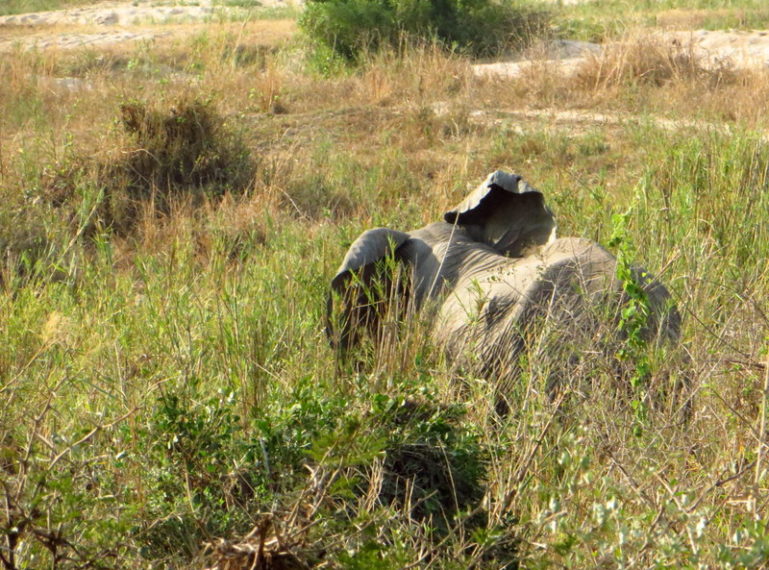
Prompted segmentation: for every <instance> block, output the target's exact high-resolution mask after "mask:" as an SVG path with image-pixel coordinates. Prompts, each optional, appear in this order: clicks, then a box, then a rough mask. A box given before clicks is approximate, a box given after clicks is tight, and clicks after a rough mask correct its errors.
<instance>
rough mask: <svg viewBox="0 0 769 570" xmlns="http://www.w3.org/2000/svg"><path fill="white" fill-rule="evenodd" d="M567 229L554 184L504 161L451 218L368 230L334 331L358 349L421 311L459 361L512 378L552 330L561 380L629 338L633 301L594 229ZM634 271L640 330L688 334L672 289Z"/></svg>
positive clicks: (339, 278)
mask: <svg viewBox="0 0 769 570" xmlns="http://www.w3.org/2000/svg"><path fill="white" fill-rule="evenodd" d="M555 234H556V223H555V218H554V216H553V214H552V212H551V211H550V210H549V209H548V208H547V206H546V205H545V202H544V198H543V196H542V194H541V193H539V192H538V191H536V190H535V189H533V188H532V187H530V186H529V185H528V184H526V183H525V182H524V181H523V180H522V179H521V177H520V176H517V175H514V174H509V173H505V172H502V171H497V172H494V173H492V174H491V175H489V176H488V178H487V179H486V180H485V181H484V182H483V184H481V185H480V186H479V187H478V188H477V189H476V190H474V191H473V192H472V193H471V194H470V195H469V196H467V198H466V199H465V200H463V201H462V202H461V203H460V204H459V205H458V206H457V207H455V208H454V209H452V210H451V211H449V212H446V213H445V214H444V221H443V222H437V223H433V224H430V225H428V226H425V227H423V228H420V229H417V230H413V231H410V232H401V231H398V230H393V229H388V228H376V229H372V230H369V231H366V232H364V233H363V234H361V235H360V237H359V238H358V239H357V240H356V241H355V242H354V243H353V244H352V246H351V247H350V249H349V251H348V252H347V255H346V256H345V258H344V261H343V262H342V265H341V266H340V267H339V270H338V271H337V273H336V275H335V276H334V278H333V280H332V281H331V289H332V294H331V295H330V297H329V301H328V329H327V331H328V333H329V335H330V339H331V342H332V344H333V345H334V346H335V347H337V348H338V349H339V351H340V352H341V353H342V354H347V353H349V351H350V349H351V348H352V347H353V346H355V345H356V344H358V343H359V342H360V340H361V338H362V337H363V336H369V337H370V338H372V339H373V340H374V341H375V342H377V341H380V340H381V337H382V334H383V331H385V330H387V327H388V326H389V325H388V323H390V324H392V323H397V322H399V321H401V322H402V321H403V320H404V319H405V318H406V316H407V313H408V311H409V310H414V311H416V312H418V313H419V314H420V317H422V318H425V319H426V320H427V322H428V323H430V330H431V338H432V341H433V342H434V343H435V344H437V345H440V346H442V347H444V348H445V350H446V353H447V355H448V357H449V358H450V359H451V361H452V362H455V363H456V365H457V366H458V367H460V368H462V369H463V370H465V371H467V372H470V373H472V374H477V375H479V376H482V377H485V378H489V379H495V380H496V381H497V382H499V385H500V386H503V385H504V384H505V383H509V382H511V381H514V380H515V379H516V377H517V376H518V375H519V374H520V363H521V356H522V355H525V354H527V353H530V352H531V351H532V350H537V349H538V348H537V347H539V349H542V345H541V339H542V338H543V331H545V330H547V331H548V335H547V336H548V339H549V341H548V342H547V346H546V348H545V349H544V350H547V351H549V352H550V353H551V354H550V356H551V358H550V360H549V361H550V362H555V363H556V366H554V370H552V371H551V372H550V373H549V374H548V378H549V385H550V386H551V387H552V386H553V385H554V383H555V382H556V381H558V382H560V381H562V379H563V378H564V377H568V375H569V371H570V369H572V368H573V367H574V366H577V365H578V363H579V362H580V361H581V360H583V359H584V355H585V354H586V352H588V353H589V352H590V351H591V350H603V351H604V353H606V351H607V347H609V346H610V345H612V342H614V343H615V344H614V345H612V346H614V347H616V343H617V342H622V333H621V331H620V332H617V328H618V327H617V326H616V325H617V323H618V322H619V318H620V317H619V315H620V314H621V311H622V309H623V307H625V306H627V295H626V294H625V293H624V288H623V283H622V282H621V281H620V280H619V279H618V278H617V260H616V258H615V257H614V256H613V255H612V254H611V253H609V252H608V251H606V250H605V249H603V248H602V247H601V246H599V245H598V244H596V243H594V242H592V241H589V240H587V239H583V238H574V237H569V238H556V235H555ZM632 272H633V278H634V281H636V283H638V284H639V285H640V287H641V290H642V291H643V295H644V296H645V297H646V299H645V303H644V304H645V307H646V308H647V309H648V311H647V312H648V315H645V317H646V322H645V324H644V325H642V329H641V330H640V332H639V334H640V336H642V337H643V338H644V339H645V341H649V342H659V343H666V342H670V343H673V342H675V341H677V339H678V337H679V331H680V317H679V314H678V312H677V311H676V309H675V307H674V306H673V304H672V302H671V299H670V294H669V293H668V291H667V290H666V289H665V287H664V286H662V285H661V284H660V283H659V282H657V281H656V280H654V279H653V278H652V277H650V276H649V275H648V274H647V273H646V272H645V271H642V270H640V269H633V270H632ZM607 323H609V326H608V327H607ZM607 331H608V332H609V334H607ZM609 337H611V338H609ZM615 349H616V348H611V349H608V350H610V351H614V350H615Z"/></svg>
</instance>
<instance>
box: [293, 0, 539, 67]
mask: <svg viewBox="0 0 769 570" xmlns="http://www.w3.org/2000/svg"><path fill="white" fill-rule="evenodd" d="M547 20H548V17H547V14H546V13H545V12H543V11H541V10H534V9H531V8H526V7H520V6H515V5H513V4H510V3H497V2H494V1H493V0H311V1H310V3H309V4H308V6H307V8H306V10H305V12H304V14H303V15H302V18H301V19H300V26H301V28H302V29H303V30H304V32H305V34H307V36H308V37H309V38H310V39H311V40H312V41H313V42H314V43H315V45H316V47H317V48H318V49H319V50H321V51H327V50H329V49H331V50H332V51H333V52H335V53H336V54H338V55H339V56H342V57H343V58H344V59H346V60H348V61H355V60H357V59H358V57H359V56H360V54H361V53H362V52H364V51H366V50H373V51H376V50H378V49H380V48H382V47H386V46H389V47H393V48H396V49H397V48H398V47H400V46H401V44H402V40H403V39H404V38H406V39H409V40H417V41H425V40H427V41H437V42H439V43H440V44H442V45H444V46H445V47H446V48H449V49H456V50H459V51H462V52H465V53H468V54H469V55H474V56H488V55H493V54H495V53H499V52H500V51H502V50H504V49H506V48H520V47H522V46H524V45H525V44H526V43H528V42H529V41H530V40H531V38H533V37H537V36H539V35H542V33H543V32H544V31H545V29H546V28H547Z"/></svg>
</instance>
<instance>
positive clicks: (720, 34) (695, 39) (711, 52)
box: [473, 30, 769, 77]
mask: <svg viewBox="0 0 769 570" xmlns="http://www.w3.org/2000/svg"><path fill="white" fill-rule="evenodd" d="M658 35H659V39H660V41H661V42H662V44H663V45H664V44H665V43H668V44H669V45H670V46H671V49H675V50H681V51H682V52H685V53H691V54H692V55H693V56H694V57H695V58H697V59H698V60H699V61H700V63H701V64H702V65H704V66H705V67H711V68H717V67H730V68H732V69H749V68H757V67H765V68H769V30H754V31H744V32H743V31H722V30H719V31H710V30H695V31H686V32H681V31H664V32H659V34H658ZM615 45H616V44H615ZM609 47H611V44H606V45H599V44H591V43H588V42H576V41H566V40H560V41H557V42H553V43H552V44H551V45H549V46H546V47H544V48H539V49H538V50H533V51H532V52H530V53H528V54H525V55H524V56H523V57H522V58H520V59H518V60H512V61H502V62H495V63H484V64H478V65H474V66H473V70H474V72H475V73H476V74H478V75H497V76H506V77H516V76H518V75H521V74H522V73H523V72H524V71H525V69H526V68H527V67H529V66H531V65H542V64H547V65H549V66H550V67H551V68H552V69H554V70H558V71H560V72H561V73H564V74H570V73H574V72H575V71H576V70H577V69H579V66H580V65H581V64H582V63H584V62H585V61H586V60H588V59H589V58H594V57H596V56H600V54H601V52H602V51H603V50H604V49H607V48H609Z"/></svg>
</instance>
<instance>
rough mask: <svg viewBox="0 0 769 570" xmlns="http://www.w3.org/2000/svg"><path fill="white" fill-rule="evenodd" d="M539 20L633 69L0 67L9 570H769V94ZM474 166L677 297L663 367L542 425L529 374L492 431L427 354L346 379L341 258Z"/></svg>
mask: <svg viewBox="0 0 769 570" xmlns="http://www.w3.org/2000/svg"><path fill="white" fill-rule="evenodd" d="M651 4H653V6H651ZM666 5H668V6H669V9H670V10H677V11H678V12H679V13H680V14H683V13H684V12H687V13H689V14H690V15H692V18H693V19H692V20H690V22H694V21H696V22H699V20H696V19H694V15H695V14H699V15H703V14H705V15H707V18H712V20H708V21H709V22H715V21H716V18H722V20H721V21H723V22H731V21H733V19H743V20H744V21H763V20H761V19H762V18H765V17H766V10H765V8H764V7H763V5H762V3H761V2H757V1H756V2H751V1H749V0H742V1H737V0H735V1H734V2H728V1H723V2H705V1H704V0H703V1H694V0H692V1H684V0H681V1H680V2H674V1H673V0H670V1H669V2H667V3H666ZM532 6H533V8H536V10H533V11H532V12H531V13H535V14H536V18H537V22H538V23H537V26H533V27H532V29H536V30H540V31H542V32H543V33H544V30H545V28H542V27H541V18H543V17H544V16H543V11H545V12H546V17H547V18H548V25H547V26H546V32H547V33H546V35H549V34H556V35H560V36H561V37H586V36H587V35H590V34H587V32H585V30H588V29H598V28H600V30H601V31H600V34H599V35H600V36H601V39H609V38H617V37H618V35H617V34H621V36H622V37H624V38H626V41H624V42H622V43H621V44H619V47H616V48H613V49H608V50H606V51H605V52H604V53H603V55H600V56H596V57H595V58H592V59H590V60H588V61H587V62H585V63H584V64H583V65H582V66H581V67H580V68H579V69H578V70H577V72H576V74H575V75H572V76H566V75H559V74H558V73H556V70H555V69H554V68H553V67H552V66H550V65H548V64H546V63H542V64H541V65H533V66H531V67H530V68H527V69H525V70H524V72H523V76H521V77H517V78H499V77H493V76H479V75H476V74H475V73H474V72H473V70H472V63H473V61H472V60H471V59H469V56H467V55H466V54H465V53H462V52H461V51H460V52H452V51H451V50H450V49H449V50H447V49H446V44H445V43H441V42H436V41H432V40H431V41H426V42H422V43H420V42H413V41H409V42H408V45H404V44H401V43H398V44H397V45H395V46H393V45H389V44H388V45H383V46H382V49H379V50H378V51H372V50H369V49H366V50H363V51H361V52H360V53H358V54H357V55H356V61H355V63H354V64H351V63H349V62H345V61H340V60H339V59H337V58H336V57H334V56H330V55H329V52H328V51H323V52H321V53H320V54H319V52H317V51H313V47H312V45H311V44H310V43H308V41H307V40H306V39H302V37H301V36H298V35H297V36H294V35H291V36H290V37H288V39H285V40H274V39H270V40H269V41H265V40H263V39H262V38H263V37H264V36H263V35H261V33H259V32H258V30H261V29H263V28H259V27H258V26H259V25H260V24H259V22H258V21H256V20H258V18H256V20H253V21H252V20H249V21H245V22H235V23H233V22H226V21H224V22H219V23H211V24H210V25H208V26H207V27H206V28H205V30H204V31H198V32H196V33H195V34H194V35H192V36H190V37H187V38H184V39H180V38H179V37H178V36H173V37H172V38H171V39H168V40H166V41H164V40H163V39H159V40H156V41H154V42H152V43H138V44H131V45H127V46H126V45H123V46H120V47H117V46H115V47H111V48H99V49H98V50H97V49H96V48H90V49H89V48H81V49H77V50H70V51H64V50H61V51H56V50H47V51H35V50H24V49H21V48H19V49H17V50H15V51H13V52H9V53H6V54H3V56H2V58H0V77H2V78H3V80H2V81H0V193H2V201H0V252H2V262H1V263H2V264H1V265H0V269H1V270H2V273H1V274H0V399H1V400H0V401H2V405H0V497H1V498H2V501H0V565H2V567H3V568H5V569H17V568H45V567H50V568H140V567H158V568H159V567H165V568H187V567H216V568H222V569H225V568H227V569H236V568H251V567H255V568H264V569H282V568H308V567H316V566H321V565H323V566H324V567H328V568H393V569H400V568H407V567H433V568H470V567H475V568H502V567H507V568H515V567H519V566H520V567H526V568H531V567H534V568H538V567H551V566H566V567H573V568H584V567H598V566H600V567H608V568H612V567H735V568H742V567H760V566H762V565H765V564H766V562H767V560H768V559H769V531H768V530H767V515H766V512H767V503H768V502H769V491H767V485H768V484H769V478H768V476H767V468H768V467H769V459H768V458H767V457H766V455H767V453H766V443H767V416H768V415H769V409H767V404H768V402H767V397H768V396H767V394H769V317H768V316H767V315H768V314H769V267H768V266H767V263H766V260H767V258H769V223H767V220H769V192H768V191H767V186H768V185H769V146H767V142H766V140H765V135H764V134H763V133H764V132H766V129H767V127H768V126H769V116H768V115H767V112H768V111H767V108H766V106H765V105H764V101H766V99H767V95H769V74H767V72H765V71H763V70H755V71H740V70H736V69H731V68H729V67H728V66H721V67H719V68H717V69H714V68H713V67H711V66H706V65H704V64H703V63H702V62H700V61H698V60H697V59H696V58H695V57H694V56H693V55H692V54H691V53H689V52H681V51H678V50H677V48H676V46H674V45H669V44H665V43H662V42H659V41H658V40H655V39H654V38H653V37H650V36H649V35H648V34H647V33H646V31H647V27H648V25H649V21H648V18H649V17H651V16H649V14H651V13H653V12H655V10H656V9H657V6H658V3H639V4H638V5H637V6H639V7H637V8H636V7H634V8H632V9H629V8H628V3H626V2H602V3H601V6H602V8H600V9H599V8H598V7H596V6H590V5H587V6H573V7H563V6H559V5H550V6H548V7H546V8H543V7H542V5H540V4H536V5H534V4H533V3H532ZM633 6H636V4H635V3H634V4H633ZM699 15H698V16H697V18H699V17H700V16H699ZM753 18H755V19H753ZM681 21H686V18H685V17H683V16H681ZM609 24H611V25H609ZM276 25H277V24H276ZM682 25H683V24H682ZM694 25H700V24H699V23H695V24H694ZM713 25H715V24H713ZM290 26H293V24H290ZM538 39H539V38H537V37H527V38H526V41H527V42H528V43H530V44H536V42H537V40H538ZM535 51H536V50H535ZM329 62H331V63H329ZM62 78H67V79H68V80H69V81H68V83H67V84H66V85H62V84H61V79H62ZM693 102H696V105H695V104H693ZM556 112H559V114H557V113H556ZM566 112H570V114H569V113H566ZM597 114H600V115H601V116H602V117H616V120H603V121H600V122H595V121H593V120H592V119H591V117H594V116H595V115H597ZM671 119H676V120H678V121H679V122H678V123H676V122H673V121H671ZM498 168H504V169H508V170H511V171H515V172H518V173H520V174H522V175H524V176H525V177H526V179H527V180H528V181H530V182H531V183H532V184H533V185H535V186H536V187H538V188H539V189H541V190H542V191H543V192H544V193H545V196H546V198H547V200H548V203H549V205H550V207H551V208H552V209H553V210H554V211H555V213H556V215H557V216H558V222H559V233H560V234H561V235H579V236H585V237H589V238H591V239H595V240H597V241H599V242H601V243H603V244H605V245H609V244H611V248H612V250H613V251H614V252H615V253H618V254H619V255H621V256H622V257H623V259H625V260H627V261H628V263H639V264H642V265H644V266H645V267H647V268H649V269H650V270H651V271H653V272H654V273H655V274H657V275H658V276H659V277H660V279H661V280H662V281H664V282H665V283H666V285H667V286H668V287H669V289H670V290H671V291H672V293H673V294H674V297H675V299H676V302H677V304H678V306H679V309H680V310H681V313H682V315H683V318H684V330H683V340H682V343H683V350H684V352H685V353H686V356H687V357H686V358H684V357H681V356H680V355H677V356H675V357H674V356H672V355H671V354H667V353H665V352H663V351H661V350H654V349H653V348H652V347H648V346H646V345H644V344H643V343H636V344H633V345H632V346H630V347H629V348H628V350H626V351H624V352H623V354H621V355H617V358H623V359H625V360H626V361H627V360H629V365H631V366H633V365H635V366H637V369H638V370H639V371H641V372H639V374H638V375H636V376H635V381H634V382H633V385H632V386H630V387H628V386H622V385H617V382H616V379H615V378H614V376H613V370H614V366H613V362H612V361H613V360H614V359H613V358H609V357H600V356H596V357H595V358H594V359H592V360H589V361H587V362H589V364H586V365H585V366H584V367H583V368H581V369H580V370H579V371H577V372H576V373H575V378H572V379H570V381H569V383H568V384H567V386H566V389H565V390H564V392H563V394H562V395H561V396H560V397H559V398H557V399H555V400H554V399H552V398H551V397H550V396H549V395H548V393H547V392H546V391H545V390H544V389H543V388H544V383H545V381H546V375H545V374H544V373H543V371H542V369H541V368H540V366H542V365H543V363H544V366H545V367H546V366H547V355H539V356H538V359H537V360H536V361H535V360H532V363H531V365H529V366H526V364H527V363H522V364H523V365H524V369H525V374H524V376H523V377H522V378H521V381H520V383H519V384H517V385H516V386H514V387H513V388H512V390H513V394H511V395H510V400H511V401H513V402H517V403H518V406H517V407H515V408H513V409H511V410H510V412H509V414H508V415H506V416H504V417H500V416H499V415H497V414H496V412H495V410H494V404H495V401H494V400H495V399H494V387H493V386H491V385H490V384H489V383H488V382H487V381H486V380H484V379H483V378H475V377H467V376H461V375H458V374H457V373H456V371H455V370H453V369H452V367H451V365H450V363H447V362H445V361H444V359H443V357H442V355H441V354H440V353H439V352H438V351H436V350H434V349H433V348H432V347H431V346H429V344H427V342H426V340H425V339H426V337H427V335H426V334H425V331H424V325H423V324H422V323H419V322H409V323H408V324H407V326H404V327H403V329H402V333H401V335H400V338H399V340H398V342H395V343H391V344H388V345H387V346H379V347H374V350H372V351H371V352H370V353H369V354H368V356H367V359H366V360H365V361H364V362H358V363H356V365H355V366H353V365H346V364H345V363H339V362H338V361H337V360H336V358H335V354H334V352H333V351H332V350H331V348H329V346H328V343H327V340H326V338H325V333H324V314H325V307H326V305H325V299H326V293H327V287H328V283H329V280H330V278H331V276H332V275H333V274H334V270H335V268H336V266H337V265H338V263H339V262H340V260H341V258H342V256H343V254H344V252H345V250H346V249H347V247H348V246H349V244H350V243H351V241H352V240H354V239H355V237H356V236H357V235H358V234H359V233H360V232H361V231H363V230H364V229H367V228H370V227H372V226H376V225H386V226H390V227H394V228H403V229H409V228H412V227H417V226H421V225H423V224H425V223H427V222H429V221H432V220H435V219H438V217H439V216H440V215H441V213H442V212H444V211H445V210H446V209H447V207H449V206H451V205H453V204H454V203H456V202H457V201H458V199H459V198H460V197H462V196H464V194H465V192H466V190H467V188H468V186H471V185H475V184H477V183H478V182H480V180H482V179H483V178H484V177H485V175H486V174H487V173H488V172H490V171H493V170H495V169H498ZM638 302H639V303H642V299H639V300H638ZM607 332H609V331H607ZM534 340H536V339H534ZM584 349H585V351H588V352H589V351H591V349H592V347H590V346H586V347H584ZM671 377H672V378H678V379H686V382H687V388H686V390H685V392H684V393H683V394H680V395H679V396H680V397H675V398H674V397H670V398H667V399H665V398H662V399H657V400H655V402H654V403H650V401H649V398H648V397H647V396H648V394H649V393H650V392H651V390H652V388H653V387H654V386H657V385H659V384H660V383H661V382H665V381H666V379H668V378H671Z"/></svg>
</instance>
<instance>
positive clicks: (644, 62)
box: [575, 35, 735, 91]
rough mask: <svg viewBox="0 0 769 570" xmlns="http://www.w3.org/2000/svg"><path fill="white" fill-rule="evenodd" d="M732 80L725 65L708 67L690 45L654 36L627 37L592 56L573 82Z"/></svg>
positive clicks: (610, 85) (611, 85) (588, 86)
mask: <svg viewBox="0 0 769 570" xmlns="http://www.w3.org/2000/svg"><path fill="white" fill-rule="evenodd" d="M734 80H735V74H734V72H733V71H732V70H731V69H730V68H729V67H728V66H723V65H720V66H715V67H713V66H707V65H705V63H704V62H703V60H702V58H701V57H699V56H698V55H697V54H695V53H694V51H693V48H692V46H691V45H689V46H684V45H681V44H680V43H679V42H676V41H673V42H670V41H665V40H663V39H660V38H657V37H655V36H649V35H646V36H639V37H630V38H628V39H626V40H625V41H622V42H619V43H617V44H612V45H610V46H608V47H607V48H605V49H604V50H603V51H602V52H601V53H600V54H599V55H593V56H592V57H590V58H589V60H588V61H587V63H585V64H583V65H582V66H581V67H580V69H579V70H578V71H577V74H576V78H575V82H576V86H577V87H578V88H581V89H583V90H589V91H590V90H591V91H600V90H612V89H616V88H618V87H626V86H630V85H650V86H653V87H662V86H665V85H668V84H670V83H673V82H676V83H683V82H690V83H695V84H697V85H701V86H707V87H710V88H717V87H719V86H721V85H725V84H728V83H730V82H733V81H734Z"/></svg>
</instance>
